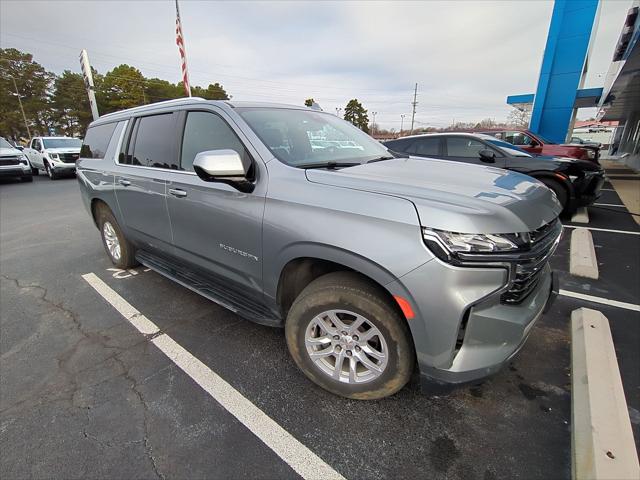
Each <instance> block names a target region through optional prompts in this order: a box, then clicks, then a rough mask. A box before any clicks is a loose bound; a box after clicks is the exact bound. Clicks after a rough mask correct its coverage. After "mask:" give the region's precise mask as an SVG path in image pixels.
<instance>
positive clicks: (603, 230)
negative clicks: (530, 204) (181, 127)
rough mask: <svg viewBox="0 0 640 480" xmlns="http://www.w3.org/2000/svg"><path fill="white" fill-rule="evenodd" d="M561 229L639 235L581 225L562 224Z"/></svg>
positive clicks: (625, 231) (637, 233) (639, 233)
mask: <svg viewBox="0 0 640 480" xmlns="http://www.w3.org/2000/svg"><path fill="white" fill-rule="evenodd" d="M563 227H565V228H586V229H587V230H594V231H596V232H611V233H626V234H627V235H640V232H629V231H628V230H611V229H609V228H595V227H584V226H582V225H567V224H564V225H563Z"/></svg>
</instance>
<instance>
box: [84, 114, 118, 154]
mask: <svg viewBox="0 0 640 480" xmlns="http://www.w3.org/2000/svg"><path fill="white" fill-rule="evenodd" d="M115 128H116V124H115V123H107V124H105V125H96V126H95V127H89V129H88V130H87V134H86V135H85V136H84V141H83V142H82V148H81V149H80V156H81V157H82V158H104V154H105V152H106V151H107V146H108V145H109V141H110V140H111V135H113V131H114V130H115Z"/></svg>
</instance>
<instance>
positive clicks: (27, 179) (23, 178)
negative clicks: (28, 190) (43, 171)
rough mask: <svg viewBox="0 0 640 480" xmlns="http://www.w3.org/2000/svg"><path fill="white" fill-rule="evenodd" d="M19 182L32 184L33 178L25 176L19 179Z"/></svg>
mask: <svg viewBox="0 0 640 480" xmlns="http://www.w3.org/2000/svg"><path fill="white" fill-rule="evenodd" d="M20 181H22V182H33V177H32V176H31V175H27V176H25V177H20Z"/></svg>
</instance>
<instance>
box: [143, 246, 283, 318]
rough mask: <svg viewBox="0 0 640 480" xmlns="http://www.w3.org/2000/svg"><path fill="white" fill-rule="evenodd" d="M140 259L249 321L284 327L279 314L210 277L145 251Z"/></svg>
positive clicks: (171, 278)
mask: <svg viewBox="0 0 640 480" xmlns="http://www.w3.org/2000/svg"><path fill="white" fill-rule="evenodd" d="M136 260H138V261H139V262H140V263H141V264H143V265H144V266H145V267H148V268H150V269H151V270H153V271H155V272H157V273H159V274H160V275H162V276H164V277H167V278H168V279H169V280H173V281H174V282H176V283H179V284H180V285H182V286H183V287H185V288H188V289H189V290H191V291H193V292H195V293H197V294H199V295H202V296H203V297H205V298H207V299H209V300H211V301H212V302H215V303H217V304H218V305H220V306H222V307H224V308H226V309H228V310H231V311H232V312H234V313H236V314H237V315H239V316H241V317H243V318H246V319H247V320H250V321H252V322H255V323H260V324H262V325H269V326H282V319H280V318H279V317H278V315H277V314H276V313H275V312H272V311H271V310H269V309H268V308H266V307H265V306H264V305H262V304H260V303H259V302H256V301H255V300H253V299H250V298H249V297H247V296H246V295H242V294H241V293H239V292H235V291H233V290H231V289H229V288H228V287H225V286H224V285H222V283H219V282H216V281H214V280H213V279H211V278H209V277H206V276H204V275H201V274H198V273H197V272H194V271H192V270H189V269H186V268H184V267H182V266H180V265H177V264H175V263H173V262H171V261H169V260H167V259H164V258H161V257H158V256H156V255H154V254H152V253H149V252H147V251H145V250H138V251H137V252H136Z"/></svg>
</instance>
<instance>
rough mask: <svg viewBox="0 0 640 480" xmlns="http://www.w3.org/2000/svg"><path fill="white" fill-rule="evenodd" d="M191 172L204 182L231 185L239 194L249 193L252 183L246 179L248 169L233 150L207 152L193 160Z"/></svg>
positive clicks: (201, 153)
mask: <svg viewBox="0 0 640 480" xmlns="http://www.w3.org/2000/svg"><path fill="white" fill-rule="evenodd" d="M193 170H194V171H195V172H196V174H197V175H198V177H200V178H201V179H202V180H204V181H205V182H220V183H226V184H228V185H231V186H232V187H234V188H237V189H238V190H240V191H241V192H251V191H252V190H253V183H251V181H250V180H249V179H248V178H247V177H248V174H249V169H247V168H245V166H244V163H242V159H241V158H240V155H238V152H236V151H234V150H207V151H205V152H200V153H198V154H197V155H196V158H195V159H194V160H193Z"/></svg>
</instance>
